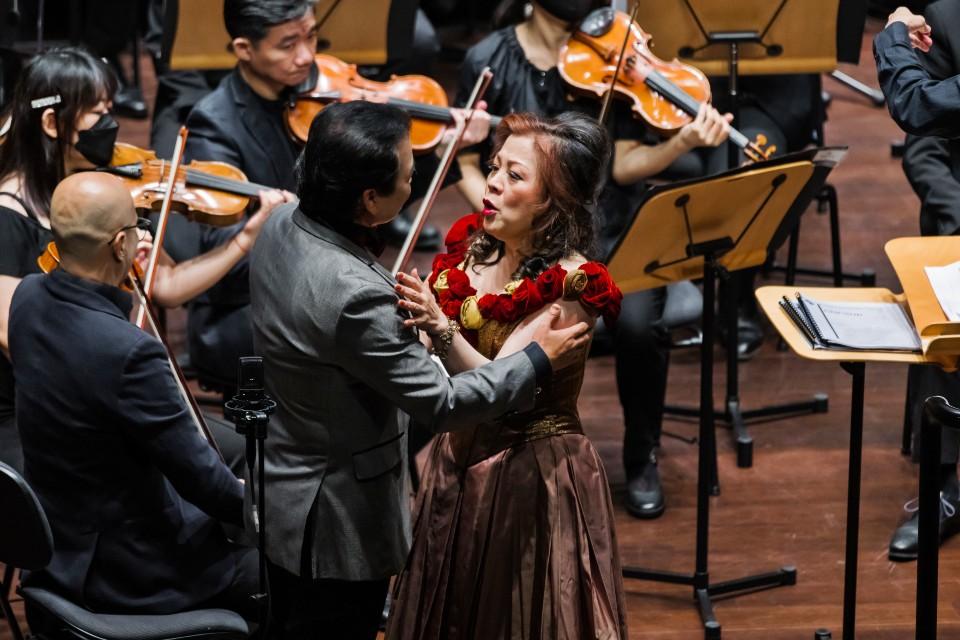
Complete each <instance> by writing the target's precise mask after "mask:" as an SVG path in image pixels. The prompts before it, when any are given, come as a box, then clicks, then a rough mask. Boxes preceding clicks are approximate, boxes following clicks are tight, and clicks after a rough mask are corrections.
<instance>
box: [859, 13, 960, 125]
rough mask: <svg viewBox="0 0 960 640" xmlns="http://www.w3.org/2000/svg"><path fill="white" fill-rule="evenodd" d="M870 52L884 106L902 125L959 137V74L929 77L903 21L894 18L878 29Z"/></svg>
mask: <svg viewBox="0 0 960 640" xmlns="http://www.w3.org/2000/svg"><path fill="white" fill-rule="evenodd" d="M873 55H874V58H875V59H876V62H877V76H878V78H879V80H880V87H881V88H882V89H883V94H884V95H885V96H886V97H887V108H888V109H889V110H890V115H891V116H892V117H893V119H894V120H895V121H896V123H897V124H898V125H900V128H901V129H903V130H904V131H906V132H907V133H912V134H914V135H928V136H941V137H944V138H956V137H960V76H952V77H950V78H947V79H946V80H940V81H937V80H934V79H932V78H931V77H930V74H929V72H927V70H926V69H925V68H924V67H923V65H922V64H920V59H919V58H918V57H917V54H916V53H915V52H914V51H913V48H912V47H911V46H910V36H909V33H908V32H907V27H906V25H904V24H903V23H901V22H896V23H894V24H892V25H890V26H889V27H887V28H886V29H884V30H883V31H881V32H880V33H878V34H877V36H876V38H874V41H873Z"/></svg>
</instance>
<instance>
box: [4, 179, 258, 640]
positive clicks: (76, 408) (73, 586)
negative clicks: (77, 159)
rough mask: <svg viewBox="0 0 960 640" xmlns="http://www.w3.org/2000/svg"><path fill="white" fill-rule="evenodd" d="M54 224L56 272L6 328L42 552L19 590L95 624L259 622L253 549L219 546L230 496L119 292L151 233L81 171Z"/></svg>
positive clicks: (234, 498)
mask: <svg viewBox="0 0 960 640" xmlns="http://www.w3.org/2000/svg"><path fill="white" fill-rule="evenodd" d="M50 223H51V229H52V232H53V236H54V238H55V239H56V242H57V246H58V247H59V250H60V255H61V266H60V268H59V269H57V270H55V271H53V272H52V273H50V274H48V275H40V274H34V275H29V276H27V277H26V278H24V279H23V281H22V282H21V283H20V285H19V286H18V287H17V288H16V291H15V292H14V294H13V301H12V305H11V308H10V317H9V348H10V355H11V359H12V362H13V370H14V375H15V376H16V379H17V424H18V427H19V429H20V432H21V434H22V437H23V454H24V461H25V464H24V467H25V476H26V479H27V481H28V482H29V483H30V485H31V486H32V488H33V489H34V490H35V491H36V493H37V495H38V497H39V498H40V502H41V504H42V505H43V508H44V511H45V512H46V515H47V517H48V519H49V521H50V526H51V529H52V530H53V539H54V552H53V558H52V560H51V561H50V563H49V565H48V566H47V567H46V568H45V569H43V570H41V571H37V572H33V573H31V574H30V576H29V577H28V578H27V580H26V582H25V584H27V585H38V586H43V587H44V588H49V589H53V590H56V591H57V592H58V593H60V594H61V595H63V596H65V597H66V598H68V599H69V600H71V601H72V602H74V603H76V604H78V605H80V606H83V607H85V608H87V609H90V610H93V611H99V612H107V613H122V612H129V613H140V614H167V613H174V612H178V611H183V610H187V609H191V608H197V607H215V606H219V607H226V608H233V609H236V610H238V611H240V612H241V613H245V614H247V615H251V614H254V615H255V612H252V611H248V607H249V596H250V594H252V593H255V592H256V588H257V583H256V579H257V578H256V577H257V556H256V551H255V550H252V549H240V548H237V547H234V546H233V545H231V544H230V543H229V542H228V541H227V540H226V538H225V537H224V534H223V532H222V530H221V527H220V524H219V522H218V520H219V521H222V522H229V523H235V524H238V523H240V522H241V521H242V500H243V486H242V483H241V482H240V480H238V479H237V478H236V477H234V475H233V474H232V473H231V472H230V471H229V469H227V467H226V466H225V465H224V464H223V462H221V461H220V460H219V459H218V457H217V455H216V453H215V452H214V450H213V449H212V447H211V446H210V444H209V443H208V442H207V441H205V440H204V439H203V438H202V437H201V436H200V434H199V432H198V431H197V429H196V426H195V424H194V422H193V421H192V419H191V418H190V415H189V413H188V411H187V407H186V405H185V403H184V401H183V399H182V398H181V396H180V394H179V391H178V389H177V387H176V386H175V383H174V380H173V376H172V374H171V371H170V368H169V365H168V363H167V360H166V354H165V351H164V349H163V348H162V346H161V345H160V342H159V341H158V340H156V339H155V338H153V337H152V336H150V335H148V334H147V333H145V332H143V331H141V330H140V329H139V328H137V327H136V326H134V325H133V324H131V323H130V322H129V320H128V315H129V312H130V309H131V299H130V294H128V293H126V292H124V291H122V290H121V289H119V288H118V285H119V284H120V283H121V282H122V281H123V280H124V279H125V278H126V277H127V274H128V272H129V270H130V267H131V265H132V263H133V261H134V258H135V256H136V253H137V244H138V239H139V235H140V234H141V233H142V230H143V229H144V228H145V227H148V226H149V221H146V220H142V219H138V218H137V214H136V211H135V210H134V207H133V201H132V199H131V197H130V194H129V193H128V191H127V189H126V187H124V186H123V184H122V183H121V181H120V180H119V179H118V178H116V177H114V176H110V175H107V174H102V173H81V174H77V175H74V176H70V177H68V178H66V179H65V180H63V181H62V182H61V183H60V185H59V186H58V187H57V189H56V190H55V191H54V194H53V198H52V203H51V208H50ZM186 540H189V542H190V543H189V544H184V541H186ZM33 624H34V620H31V625H33ZM41 628H42V626H41Z"/></svg>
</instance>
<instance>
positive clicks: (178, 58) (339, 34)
mask: <svg viewBox="0 0 960 640" xmlns="http://www.w3.org/2000/svg"><path fill="white" fill-rule="evenodd" d="M401 1H402V0H319V1H318V2H317V4H316V15H317V21H318V22H320V21H323V24H322V25H321V27H320V29H319V30H318V35H319V38H320V41H321V43H322V42H327V43H329V46H328V47H325V48H324V49H323V51H324V53H329V54H330V55H333V56H336V57H338V58H340V59H342V60H344V61H346V62H352V63H355V64H370V65H378V64H383V63H385V62H386V61H387V39H388V35H389V33H388V32H389V27H390V16H391V11H392V6H393V4H394V3H396V2H401ZM328 12H329V16H327V14H328ZM325 17H326V20H324V18H325ZM169 22H172V25H176V27H175V35H174V37H173V44H172V47H171V52H170V68H171V69H231V68H233V66H234V65H235V64H236V63H237V60H236V58H235V57H234V56H233V54H232V53H230V51H228V50H227V45H228V44H229V42H230V36H229V35H227V29H226V27H225V26H224V24H223V0H179V8H178V9H177V15H176V16H174V17H172V18H171V19H170V20H169ZM411 33H412V25H411Z"/></svg>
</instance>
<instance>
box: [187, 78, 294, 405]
mask: <svg viewBox="0 0 960 640" xmlns="http://www.w3.org/2000/svg"><path fill="white" fill-rule="evenodd" d="M187 128H188V129H189V130H190V135H189V136H188V137H187V146H186V150H185V152H184V155H185V159H186V160H188V161H189V160H219V161H221V162H227V163H230V164H232V165H234V166H236V167H239V168H240V169H242V170H243V172H244V173H245V174H246V175H247V178H248V179H249V180H250V181H251V182H254V183H257V184H260V185H263V186H266V187H274V188H280V189H287V190H288V191H295V190H296V177H295V172H294V165H295V164H296V161H297V157H298V154H299V148H298V147H297V146H296V144H295V143H294V142H293V141H292V140H291V138H290V136H289V135H288V134H287V131H286V129H285V125H284V123H283V103H282V101H276V102H270V101H267V100H264V99H263V98H261V97H260V96H258V95H257V94H256V93H254V92H253V90H252V89H251V88H250V86H249V85H247V83H246V82H245V81H244V80H243V78H242V77H241V76H240V72H239V70H238V69H234V70H233V71H232V72H231V73H230V75H228V76H227V77H225V78H224V79H223V80H222V81H221V82H220V84H219V85H218V86H217V88H216V89H214V90H213V92H211V93H209V94H208V95H206V96H204V98H203V99H202V100H200V101H199V102H198V103H197V104H196V106H195V107H194V108H193V109H192V110H191V111H190V115H189V116H188V117H187ZM239 228H240V225H234V226H233V227H227V228H223V229H217V228H214V227H207V226H202V227H198V226H196V225H190V226H189V227H184V226H183V225H179V226H178V227H176V228H175V229H172V231H173V232H174V233H173V234H171V235H176V240H175V241H174V243H175V244H176V245H177V246H176V247H175V248H174V249H173V251H172V252H171V254H172V255H174V257H175V258H176V259H178V260H180V259H185V258H188V257H191V256H193V255H197V254H200V253H204V252H206V251H209V250H210V249H213V248H214V247H217V246H219V245H221V244H223V243H224V242H227V241H229V239H230V238H231V237H233V235H234V234H236V233H237V231H238V230H239ZM168 250H169V248H168ZM249 274H250V270H249V263H248V261H247V260H246V259H243V260H241V261H240V262H239V263H237V265H236V266H235V267H234V268H233V269H232V270H231V271H230V273H228V274H227V275H226V276H225V277H224V278H223V279H222V280H221V281H220V282H219V283H217V284H216V285H215V286H213V287H212V288H211V289H210V290H209V291H207V292H206V293H204V294H203V295H201V296H199V297H198V298H197V299H196V300H195V301H194V302H193V303H192V304H191V305H190V317H189V323H188V326H187V335H188V345H189V348H190V358H191V364H192V365H193V366H194V367H195V368H196V369H197V370H198V372H199V373H200V376H201V379H204V378H205V379H207V380H208V381H213V382H220V383H226V384H229V381H231V380H233V379H234V378H235V377H236V367H237V358H238V357H240V356H247V355H252V354H253V334H252V330H251V328H250V312H249V304H250V284H249ZM228 393H229V390H228Z"/></svg>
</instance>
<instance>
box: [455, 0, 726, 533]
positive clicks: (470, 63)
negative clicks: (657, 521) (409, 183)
mask: <svg viewBox="0 0 960 640" xmlns="http://www.w3.org/2000/svg"><path fill="white" fill-rule="evenodd" d="M524 4H525V3H523V2H513V3H508V5H507V6H506V8H505V10H504V11H503V13H502V18H503V21H504V22H506V23H510V22H515V21H516V20H520V22H519V24H515V25H514V24H511V25H510V26H506V27H504V28H501V29H499V30H498V31H495V32H494V33H492V34H491V35H489V36H488V37H487V38H486V39H484V40H483V41H481V42H480V43H479V44H477V45H476V46H474V47H473V48H472V49H470V51H468V52H467V57H466V60H465V62H464V65H463V69H462V74H461V81H460V93H459V96H458V104H459V103H460V102H459V101H462V100H463V99H464V97H465V95H466V92H467V91H469V89H470V87H471V86H472V85H473V83H474V81H475V79H476V77H477V74H478V73H479V72H480V70H481V69H482V68H483V67H484V66H486V65H489V66H490V67H491V68H492V70H493V81H492V83H491V86H490V88H489V89H488V90H487V93H486V95H485V98H486V101H487V103H488V105H489V111H490V113H492V114H507V113H510V112H513V111H532V112H535V113H539V114H544V115H556V114H558V113H561V112H564V111H568V110H576V111H583V112H587V113H589V114H592V115H596V114H597V113H598V112H599V110H600V103H599V102H597V101H587V100H584V99H580V100H576V101H574V102H571V101H569V100H568V99H567V96H568V94H569V93H570V88H569V87H567V86H566V85H565V84H564V82H563V80H562V79H561V76H560V73H559V72H558V70H557V66H556V65H557V60H558V57H559V54H560V51H561V49H562V48H563V46H564V45H565V44H566V43H567V40H568V39H569V38H570V35H571V33H572V32H573V30H574V29H575V28H576V26H577V25H578V24H579V23H580V21H581V20H582V19H583V18H584V17H585V16H586V15H587V14H588V13H589V12H590V11H591V10H593V9H595V8H598V7H600V6H605V5H608V4H609V3H608V2H603V1H602V0H578V1H576V2H567V1H561V0H537V1H535V2H533V3H532V11H531V12H530V13H529V14H528V15H526V16H524V13H523V11H524V9H523V7H524ZM612 106H613V107H614V110H613V111H612V113H611V120H612V122H611V123H610V128H611V129H612V138H613V139H614V150H615V153H614V160H613V163H612V180H607V184H606V186H605V188H604V191H603V194H602V196H601V201H600V206H599V216H600V217H599V223H600V230H599V231H600V240H601V244H602V245H605V246H604V247H603V248H604V249H607V248H608V246H609V245H611V244H612V243H613V241H615V240H616V238H617V237H618V236H619V234H620V233H621V232H622V231H623V227H624V225H625V221H626V219H627V218H628V216H629V215H630V214H631V213H632V211H633V206H632V202H633V201H634V200H635V198H636V196H637V194H636V193H634V189H633V185H634V184H636V185H637V186H641V185H640V181H643V180H645V179H647V178H650V177H653V176H654V175H656V174H658V173H660V172H661V171H662V170H664V169H665V168H666V167H668V166H669V165H671V164H673V163H675V162H677V161H678V160H680V159H681V158H684V157H685V156H688V155H689V152H690V151H691V150H693V149H697V148H702V147H715V146H716V145H718V144H720V143H722V142H723V141H724V140H725V139H726V137H727V132H728V129H729V125H728V122H729V118H728V117H726V116H723V115H721V114H720V113H719V112H717V111H716V109H714V108H712V107H710V106H705V107H704V108H703V109H702V110H701V111H700V113H699V114H698V115H697V117H696V118H695V119H694V120H693V121H692V122H691V123H690V124H688V125H686V126H684V127H683V128H682V129H681V130H680V131H679V133H677V134H676V135H675V136H673V137H672V138H669V139H667V140H653V141H651V140H646V139H648V138H650V136H649V134H647V133H645V131H644V127H643V125H642V124H640V123H638V122H635V121H634V120H633V119H632V117H631V116H630V115H629V114H628V113H626V111H627V110H626V109H625V108H623V109H620V108H618V107H622V103H619V102H617V101H615V102H614V103H613V105H612ZM642 141H646V142H648V143H646V144H645V143H644V142H642ZM488 149H489V147H486V146H481V147H480V148H479V149H478V150H477V151H476V152H474V153H463V154H461V156H460V168H461V173H462V174H463V180H462V181H461V182H460V184H459V186H460V188H461V191H462V192H463V194H464V195H465V196H466V198H467V200H468V201H469V202H470V204H471V205H472V206H473V207H474V210H476V211H479V210H481V209H482V208H483V206H482V203H481V199H482V197H483V189H484V187H485V182H486V181H485V178H484V174H483V171H482V170H481V162H482V160H484V159H485V158H486V157H487V153H488ZM665 297H666V296H665V293H664V291H663V289H656V290H651V291H644V292H640V293H635V294H631V295H629V296H627V297H626V298H625V299H624V301H623V311H622V313H621V316H620V321H619V322H618V323H617V327H616V329H615V331H614V332H613V339H614V346H615V348H616V370H617V387H618V390H619V393H620V402H621V404H622V405H623V415H624V425H625V432H624V449H623V461H624V467H625V470H626V474H627V478H628V481H629V485H628V492H627V507H628V510H629V511H630V513H632V514H633V515H635V516H637V517H641V518H652V517H657V516H659V515H660V514H661V513H662V512H663V508H664V502H663V497H662V491H661V489H660V481H659V475H658V473H657V467H656V458H655V457H654V449H655V447H656V445H657V444H658V441H659V438H660V423H661V419H662V416H663V404H664V394H665V393H666V382H667V367H668V362H669V351H668V348H669V336H668V335H667V332H666V330H665V329H664V328H663V327H662V326H661V323H660V318H661V316H662V314H663V308H664V302H665Z"/></svg>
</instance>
